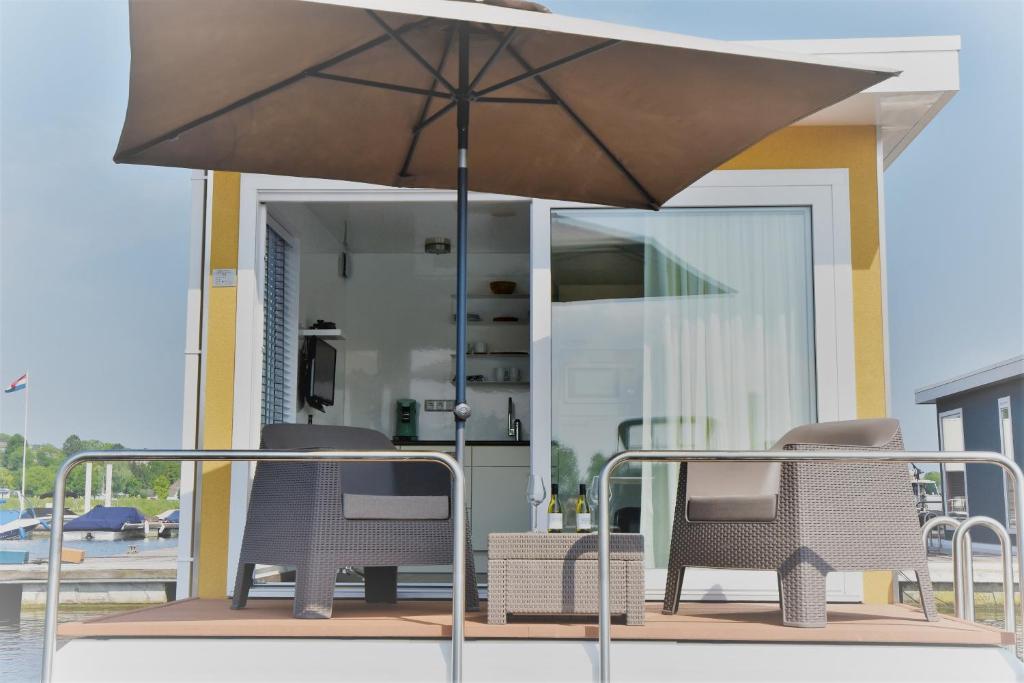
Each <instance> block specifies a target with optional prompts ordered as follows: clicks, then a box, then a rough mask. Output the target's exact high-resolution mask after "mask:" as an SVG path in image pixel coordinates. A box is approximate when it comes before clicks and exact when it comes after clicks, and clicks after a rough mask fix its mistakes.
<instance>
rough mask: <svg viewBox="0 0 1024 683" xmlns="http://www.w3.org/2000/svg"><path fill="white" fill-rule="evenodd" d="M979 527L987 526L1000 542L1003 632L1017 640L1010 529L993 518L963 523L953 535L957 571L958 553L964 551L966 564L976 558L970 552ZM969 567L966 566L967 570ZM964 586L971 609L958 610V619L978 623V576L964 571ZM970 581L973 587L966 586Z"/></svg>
mask: <svg viewBox="0 0 1024 683" xmlns="http://www.w3.org/2000/svg"><path fill="white" fill-rule="evenodd" d="M976 526H983V527H986V528H988V529H990V530H991V531H992V532H993V533H995V535H996V538H998V539H999V554H1000V560H1001V561H1002V562H1001V564H1002V565H1003V629H1004V630H1006V631H1009V632H1011V633H1013V634H1014V635H1015V637H1016V633H1017V626H1016V611H1017V608H1016V604H1015V600H1014V587H1013V584H1014V581H1013V544H1012V543H1011V542H1010V534H1009V533H1008V532H1007V531H1006V527H1004V526H1003V525H1002V524H1000V523H999V522H997V521H996V520H994V519H992V518H991V517H971V518H969V519H967V520H966V521H964V522H962V523H961V524H960V526H959V528H957V530H956V532H955V533H954V534H953V554H954V563H953V569H954V571H955V570H956V568H957V567H956V560H955V558H956V553H957V551H962V557H963V560H964V562H965V563H966V562H970V561H971V560H972V555H971V552H970V548H971V529H973V528H974V527H976ZM967 568H968V565H965V567H964V569H965V570H966V569H967ZM962 579H963V581H964V582H965V583H964V586H963V587H962V589H961V590H962V591H963V597H964V600H966V601H967V604H966V605H965V606H964V607H965V608H969V609H962V610H958V612H960V613H958V614H957V616H959V617H961V618H962V619H966V620H967V621H971V622H973V621H975V615H974V583H973V580H974V574H973V571H964V573H963V577H962ZM967 581H970V583H966V582H967Z"/></svg>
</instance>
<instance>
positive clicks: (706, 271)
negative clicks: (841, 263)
mask: <svg viewBox="0 0 1024 683" xmlns="http://www.w3.org/2000/svg"><path fill="white" fill-rule="evenodd" d="M811 237H812V230H811V210H810V208H808V207H802V206H793V207H765V208H743V207H740V208H668V209H663V210H662V211H659V212H649V211H634V210H621V209H565V210H557V209H556V210H555V211H553V212H552V214H551V287H552V290H551V299H552V304H551V420H552V423H551V438H552V453H551V467H552V480H553V481H556V482H559V483H560V485H561V491H563V492H565V494H566V495H567V496H570V495H573V494H575V492H576V491H577V490H578V489H577V485H578V483H588V484H589V483H590V480H591V477H592V476H593V475H595V474H596V473H597V472H598V471H599V470H600V467H601V465H602V464H603V463H604V461H605V460H606V459H607V457H608V456H609V455H611V454H613V453H615V452H617V451H620V450H623V449H626V448H643V449H650V448H668V449H688V450H704V449H744V450H746V449H755V450H757V449H765V448H768V447H769V446H770V445H771V444H772V443H773V442H774V441H775V440H776V439H778V437H779V436H781V435H782V434H783V433H784V432H785V431H786V430H788V429H789V428H790V427H793V426H794V425H797V424H802V423H806V422H813V421H814V420H815V419H816V417H817V409H816V405H817V400H816V380H815V367H816V363H815V343H814V340H815V332H814V331H815V324H814V296H813V284H812V283H813V271H812V239H811ZM677 473H678V467H677V466H674V465H662V464H648V465H642V466H639V465H638V466H635V467H634V468H633V469H631V470H624V471H620V473H619V476H618V477H617V479H616V481H615V482H614V486H613V493H612V496H613V500H612V512H613V523H614V524H617V525H618V526H619V527H620V528H622V529H630V530H636V531H640V532H642V533H643V534H644V539H645V544H646V557H647V562H648V566H649V568H651V569H660V568H663V567H664V566H665V565H666V562H667V558H668V541H669V536H670V533H671V520H672V510H673V508H674V505H675V492H676V482H677ZM570 502H571V501H570ZM567 507H568V508H569V509H570V510H571V509H572V506H571V505H568V506H567ZM566 521H567V523H568V524H570V525H571V524H572V520H571V519H569V520H566Z"/></svg>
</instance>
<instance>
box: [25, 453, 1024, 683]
mask: <svg viewBox="0 0 1024 683" xmlns="http://www.w3.org/2000/svg"><path fill="white" fill-rule="evenodd" d="M166 460H170V461H179V460H184V461H190V462H252V461H255V462H359V461H363V462H365V461H372V462H436V463H440V464H442V465H444V466H445V467H447V468H448V471H449V472H450V473H451V475H452V484H453V485H452V506H451V509H452V525H453V526H454V527H455V528H454V536H453V539H452V544H453V546H454V547H453V549H452V661H451V670H450V671H451V680H452V681H453V682H454V683H459V682H460V681H461V680H462V645H463V633H464V629H465V614H466V609H465V601H466V506H465V495H464V494H465V480H464V477H463V472H462V467H461V466H460V465H459V464H458V463H457V462H456V461H455V459H454V458H452V457H451V456H450V455H447V454H445V453H439V452H429V451H302V452H296V451H230V450H225V451H147V450H132V451H93V452H83V453H78V454H76V455H73V456H71V457H70V458H68V459H67V460H66V461H64V464H63V465H61V468H60V470H58V471H57V477H56V480H55V482H54V488H53V521H52V524H51V528H52V530H51V534H50V560H49V566H48V568H47V575H46V612H45V622H44V630H43V672H42V680H43V683H49V682H50V681H51V680H53V660H54V657H55V655H56V652H57V610H58V607H59V605H60V558H61V549H62V546H63V543H64V498H65V488H66V487H67V479H68V474H69V473H70V472H71V470H72V469H74V467H75V466H76V465H79V464H81V463H84V462H92V461H97V462H124V461H129V462H140V461H166ZM1018 509H1020V508H1019V507H1018Z"/></svg>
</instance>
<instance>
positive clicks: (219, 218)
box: [197, 171, 241, 598]
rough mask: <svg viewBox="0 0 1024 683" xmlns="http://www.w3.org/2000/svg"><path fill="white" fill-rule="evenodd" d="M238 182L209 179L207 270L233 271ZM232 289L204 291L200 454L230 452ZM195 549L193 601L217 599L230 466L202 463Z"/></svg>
mask: <svg viewBox="0 0 1024 683" xmlns="http://www.w3.org/2000/svg"><path fill="white" fill-rule="evenodd" d="M240 185H241V176H240V175H239V174H238V173H224V172H220V171H218V172H216V173H214V174H213V206H212V225H211V234H210V269H211V272H210V273H208V274H207V276H208V279H207V285H208V286H209V283H210V279H212V275H213V273H212V271H213V270H217V269H220V268H236V269H237V268H238V209H239V205H238V204H239V189H240ZM235 305H236V289H235V288H234V287H211V288H210V289H209V316H208V325H209V327H208V329H207V332H206V354H205V362H206V382H205V385H204V391H205V392H206V394H205V397H204V400H205V403H204V411H205V412H204V414H203V444H202V445H203V448H206V449H217V448H231V425H232V408H233V404H234V385H235ZM202 476H203V479H202V496H201V497H200V510H201V512H200V525H201V526H200V531H199V548H198V558H197V562H198V572H199V581H198V583H199V597H201V598H222V597H224V596H225V595H226V593H227V585H226V582H227V578H226V577H227V561H228V550H227V548H228V503H229V501H230V497H231V465H230V463H216V462H206V463H203V469H202Z"/></svg>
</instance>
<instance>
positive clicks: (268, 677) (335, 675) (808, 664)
mask: <svg viewBox="0 0 1024 683" xmlns="http://www.w3.org/2000/svg"><path fill="white" fill-rule="evenodd" d="M169 653H173V655H172V656H168V655H169ZM449 655H450V644H449V643H448V641H437V640H399V639H386V640H385V639H319V638H215V639H199V638H132V639H130V640H129V639H124V638H111V639H92V638H81V639H76V640H72V641H71V642H69V643H68V644H66V645H65V646H64V647H62V648H61V649H60V650H59V652H58V653H57V659H56V667H55V677H54V680H56V681H104V682H108V683H118V682H121V681H124V682H128V681H131V682H133V683H138V682H144V681H171V680H175V681H185V680H216V681H285V680H293V681H446V680H448V663H449V661H450V657H449ZM597 661H598V655H597V643H596V642H595V641H580V640H470V641H467V642H466V644H465V653H464V667H465V676H464V679H465V680H466V681H467V682H470V681H510V682H511V681H516V682H519V681H557V682H558V683H572V682H575V681H580V682H584V681H587V682H589V681H594V680H597ZM153 662H160V665H159V666H158V667H154V666H153ZM612 667H613V668H612V679H613V680H615V681H722V682H726V681H728V682H730V683H736V682H737V681H799V682H804V681H806V682H810V681H815V682H819V681H922V682H924V681H927V682H928V683H937V682H940V681H960V682H965V681H971V682H975V681H979V682H980V681H1021V680H1024V667H1022V665H1021V663H1020V662H1019V661H1018V660H1017V659H1016V658H1015V657H1014V655H1013V653H1012V652H1011V651H1010V650H1009V649H1007V648H1004V647H996V646H975V647H949V646H937V645H856V644H843V645H832V644H787V643H708V642H686V643H679V642H672V641H667V642H664V641H663V642H655V641H619V642H615V643H613V644H612Z"/></svg>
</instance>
